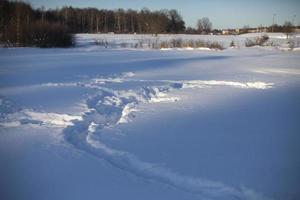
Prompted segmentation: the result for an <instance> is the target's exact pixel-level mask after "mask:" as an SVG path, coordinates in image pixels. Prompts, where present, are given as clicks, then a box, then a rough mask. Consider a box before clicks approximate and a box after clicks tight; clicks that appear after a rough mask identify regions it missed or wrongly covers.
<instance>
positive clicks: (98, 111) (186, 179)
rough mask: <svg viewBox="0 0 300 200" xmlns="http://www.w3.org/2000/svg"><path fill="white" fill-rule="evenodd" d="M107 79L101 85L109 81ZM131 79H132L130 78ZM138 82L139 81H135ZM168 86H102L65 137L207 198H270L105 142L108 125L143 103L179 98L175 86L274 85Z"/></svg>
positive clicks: (184, 84)
mask: <svg viewBox="0 0 300 200" xmlns="http://www.w3.org/2000/svg"><path fill="white" fill-rule="evenodd" d="M105 81H106V80H103V79H102V81H101V82H100V83H101V84H102V83H103V82H105ZM126 81H128V80H126ZM135 81H136V80H135ZM164 82H166V83H167V85H166V86H161V87H142V88H141V89H140V90H138V91H131V90H129V91H110V90H108V89H99V91H98V93H97V94H96V95H94V96H93V97H90V98H89V99H88V100H87V106H88V108H89V111H87V112H86V113H85V114H84V115H83V117H82V120H77V121H75V122H74V124H73V125H72V126H69V127H67V128H66V129H64V135H65V139H66V140H67V141H68V142H70V143H71V144H72V145H74V146H75V147H76V148H78V149H80V150H82V151H85V152H87V153H90V154H92V155H94V156H96V157H99V158H101V159H105V160H106V161H107V162H109V163H110V164H112V165H113V166H115V167H117V168H119V169H122V170H125V171H127V172H130V173H132V174H134V175H136V176H139V177H142V178H145V179H150V180H154V181H158V182H161V183H164V184H167V185H170V186H173V187H175V188H177V189H180V190H183V191H186V192H189V193H192V194H196V195H199V196H201V197H205V198H218V199H224V198H228V199H266V198H265V197H263V196H262V195H260V194H257V193H255V192H254V191H252V190H250V189H247V188H245V187H241V188H234V187H231V186H226V185H224V184H223V183H220V182H214V181H209V180H205V179H201V178H195V177H190V176H185V175H181V174H179V173H176V172H173V171H172V170H170V169H167V168H164V167H162V166H159V165H156V164H153V163H148V162H144V161H142V160H140V159H139V158H138V157H136V156H135V155H134V154H131V153H129V152H124V151H120V150H117V149H114V148H111V147H109V146H107V145H106V144H105V143H103V142H102V141H101V134H102V131H103V129H104V128H105V127H113V126H116V125H117V124H120V123H126V122H129V121H130V119H131V116H132V113H133V112H135V111H137V109H136V106H137V105H138V104H139V103H158V102H174V101H177V100H179V98H177V97H174V96H170V95H169V94H168V93H169V92H170V91H172V90H175V89H184V88H201V87H207V86H215V85H223V86H232V87H238V88H255V89H267V88H270V87H271V86H272V84H268V83H263V82H254V83H238V82H231V81H230V82H226V81H164Z"/></svg>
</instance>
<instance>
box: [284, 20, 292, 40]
mask: <svg viewBox="0 0 300 200" xmlns="http://www.w3.org/2000/svg"><path fill="white" fill-rule="evenodd" d="M292 31H293V24H292V23H291V22H290V21H286V22H285V23H284V24H283V32H284V33H285V34H286V39H289V35H290V34H291V32H292Z"/></svg>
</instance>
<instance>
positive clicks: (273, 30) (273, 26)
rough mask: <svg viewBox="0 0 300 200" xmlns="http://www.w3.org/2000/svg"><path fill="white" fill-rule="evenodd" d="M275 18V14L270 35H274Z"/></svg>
mask: <svg viewBox="0 0 300 200" xmlns="http://www.w3.org/2000/svg"><path fill="white" fill-rule="evenodd" d="M275 16H276V14H275V13H274V14H273V23H272V33H274V22H275Z"/></svg>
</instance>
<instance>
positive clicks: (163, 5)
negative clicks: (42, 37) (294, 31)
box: [26, 0, 300, 28]
mask: <svg viewBox="0 0 300 200" xmlns="http://www.w3.org/2000/svg"><path fill="white" fill-rule="evenodd" d="M26 1H27V2H29V3H30V4H31V5H32V6H33V7H34V8H37V7H41V6H45V7H46V8H56V7H59V8H60V7H62V6H73V7H96V8H99V9H102V8H103V9H116V8H124V9H128V8H132V9H136V10H139V9H142V8H144V7H147V8H149V9H151V10H160V9H171V8H174V9H177V10H178V11H179V12H180V13H181V15H182V17H183V19H184V21H185V22H186V25H187V26H192V27H195V25H196V22H197V19H199V18H202V17H208V18H209V19H210V20H211V21H212V23H213V28H238V27H243V26H244V25H249V26H259V25H263V26H269V25H271V24H272V18H273V14H276V16H275V23H278V24H282V23H284V22H285V21H291V22H292V21H293V19H294V23H295V25H299V24H300V0H26Z"/></svg>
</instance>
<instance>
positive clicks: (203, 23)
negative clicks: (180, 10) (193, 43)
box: [197, 17, 212, 34]
mask: <svg viewBox="0 0 300 200" xmlns="http://www.w3.org/2000/svg"><path fill="white" fill-rule="evenodd" d="M197 28H198V32H199V33H205V34H208V33H210V32H211V29H212V23H211V22H210V20H209V19H208V18H207V17H203V18H202V19H199V20H198V22H197Z"/></svg>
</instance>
